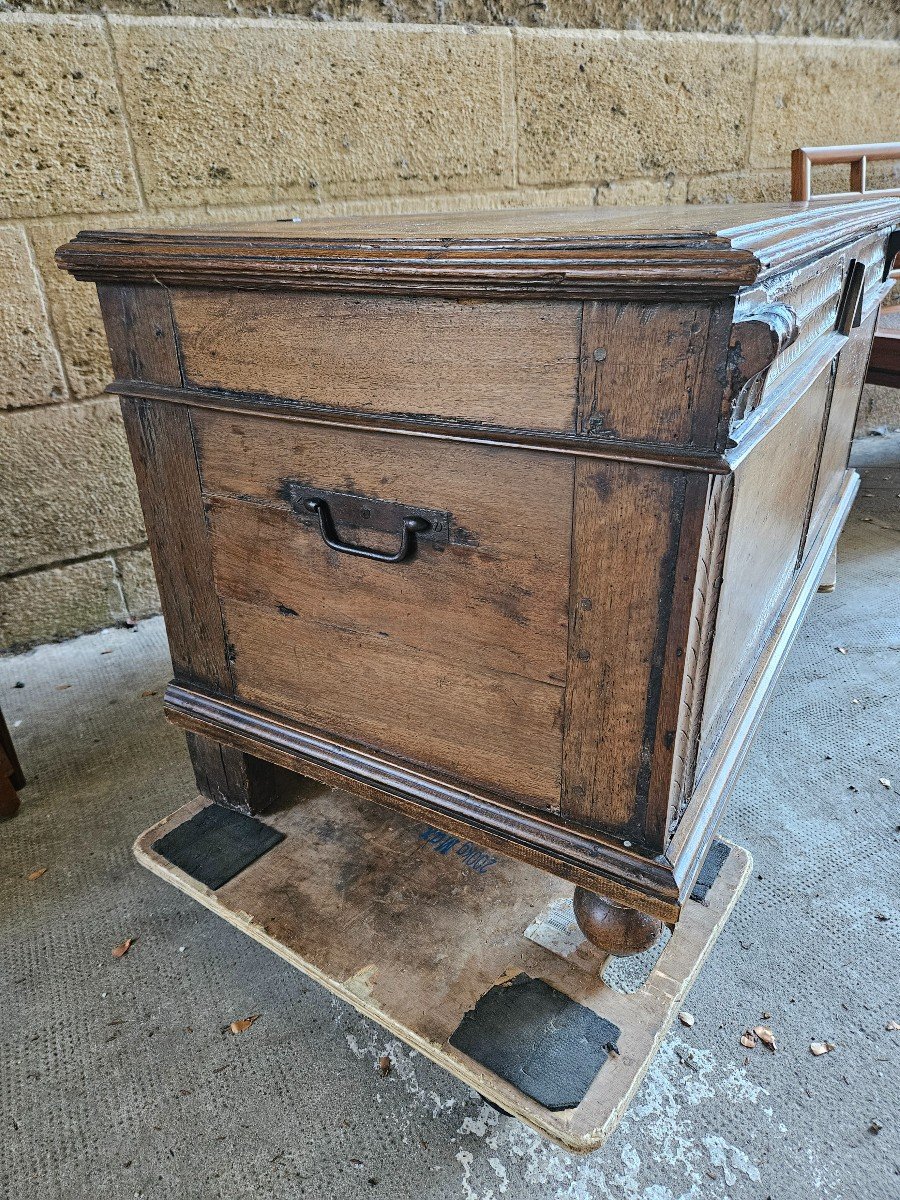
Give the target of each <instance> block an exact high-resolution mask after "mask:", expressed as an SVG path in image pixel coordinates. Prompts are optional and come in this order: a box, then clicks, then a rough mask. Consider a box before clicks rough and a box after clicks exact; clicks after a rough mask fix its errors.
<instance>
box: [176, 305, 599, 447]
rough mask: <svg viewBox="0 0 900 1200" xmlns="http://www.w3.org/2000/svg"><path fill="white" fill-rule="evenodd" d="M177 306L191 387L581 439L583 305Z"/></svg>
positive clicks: (357, 410)
mask: <svg viewBox="0 0 900 1200" xmlns="http://www.w3.org/2000/svg"><path fill="white" fill-rule="evenodd" d="M172 304H173V309H174V313H175V320H176V323H177V327H178V333H179V338H180V342H181V346H182V352H183V355H184V364H185V375H186V378H187V381H188V383H189V385H191V386H198V387H202V388H223V389H228V390H231V391H243V392H256V393H262V394H266V395H272V396H282V397H286V398H288V399H295V400H302V401H303V402H304V403H306V404H309V405H314V406H321V407H323V408H328V409H335V408H336V409H350V410H353V411H355V412H362V413H387V414H400V415H404V414H405V415H410V416H413V417H445V418H446V417H450V418H453V419H455V420H458V421H462V422H465V423H467V424H475V425H479V424H480V425H484V424H493V425H503V426H509V427H511V428H521V429H541V430H557V429H558V430H562V431H563V432H569V431H572V429H573V428H574V414H575V405H576V394H577V384H578V337H579V326H580V317H581V313H580V306H579V305H577V304H574V303H568V304H546V303H545V304H538V303H522V304H499V303H488V302H475V301H472V302H459V301H454V300H415V299H411V298H398V299H381V300H377V301H376V300H374V299H373V298H371V297H368V296H328V295H325V296H323V295H316V294H308V295H292V294H290V293H282V294H278V293H275V294H271V293H263V294H260V293H254V292H221V291H219V292H216V291H207V292H198V291H194V290H177V291H175V292H174V293H173V295H172ZM323 329H332V330H338V329H339V330H340V336H339V337H323V336H322V331H323ZM436 331H440V333H439V336H437V335H436Z"/></svg>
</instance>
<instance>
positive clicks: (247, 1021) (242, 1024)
mask: <svg viewBox="0 0 900 1200" xmlns="http://www.w3.org/2000/svg"><path fill="white" fill-rule="evenodd" d="M261 1016H262V1013H254V1014H253V1016H252V1017H242V1018H241V1019H240V1021H232V1022H231V1024H230V1025H229V1026H228V1028H229V1029H230V1030H231V1032H232V1033H246V1032H247V1030H248V1029H249V1028H250V1026H251V1025H252V1024H253V1022H254V1021H258V1020H259V1018H260V1017H261Z"/></svg>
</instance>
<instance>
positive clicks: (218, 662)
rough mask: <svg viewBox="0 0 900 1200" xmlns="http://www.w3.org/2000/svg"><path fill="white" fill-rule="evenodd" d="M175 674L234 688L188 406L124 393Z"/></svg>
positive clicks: (220, 689) (227, 689) (182, 679)
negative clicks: (134, 397)
mask: <svg viewBox="0 0 900 1200" xmlns="http://www.w3.org/2000/svg"><path fill="white" fill-rule="evenodd" d="M122 416H123V418H124V420H125V429H126V432H127V434H128V444H129V446H130V448H131V457H132V460H133V462H134V469H135V474H136V475H137V482H138V490H139V492H140V497H141V507H142V508H143V512H144V523H145V525H146V527H147V540H148V541H149V543H150V553H151V555H152V556H153V567H154V570H155V571H156V580H157V583H158V584H159V594H160V600H161V602H162V610H163V615H164V616H165V619H166V630H167V632H168V635H169V648H170V650H171V652H172V665H173V667H174V670H175V678H176V679H177V680H179V681H180V682H184V683H196V684H200V685H201V686H203V687H205V688H207V689H212V690H215V691H218V692H225V693H227V694H229V695H230V694H232V693H233V686H232V680H231V671H230V669H229V663H228V659H227V651H226V644H225V633H224V628H223V624H222V612H221V608H220V606H219V600H218V597H217V595H216V592H215V587H214V584H213V569H212V555H211V552H210V545H209V533H208V529H207V524H206V514H205V511H204V507H203V499H202V495H201V492H200V476H199V474H198V471H197V459H196V455H195V453H194V441H193V437H192V434H191V417H190V410H189V409H188V408H186V407H183V406H181V405H176V404H169V403H167V402H163V401H150V400H131V399H127V398H125V399H123V400H122Z"/></svg>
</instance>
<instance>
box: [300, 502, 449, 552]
mask: <svg viewBox="0 0 900 1200" xmlns="http://www.w3.org/2000/svg"><path fill="white" fill-rule="evenodd" d="M303 507H304V508H305V509H306V511H307V512H311V513H315V514H316V515H317V516H318V518H319V532H320V533H321V535H322V541H323V542H324V543H325V545H326V546H330V547H331V549H332V550H337V551H339V552H340V553H341V554H355V555H357V557H359V558H374V559H376V560H377V561H378V562H386V563H395V562H403V560H404V559H406V558H409V557H410V556H411V555H413V554H415V552H416V534H419V533H427V532H428V530H429V529H430V528H431V522H430V521H426V520H425V518H424V517H406V518H404V520H403V524H402V525H401V532H400V546H399V547H398V549H397V550H396V551H395V552H394V553H393V554H391V553H390V552H389V551H386V550H372V549H370V548H369V547H368V546H356V545H354V544H353V543H352V542H344V541H342V540H341V538H340V536H339V535H338V532H337V530H336V528H335V525H334V521H333V519H332V516H331V509H330V508H329V507H328V502H327V500H323V499H322V498H321V496H310V497H309V498H308V499H307V500H304V501H303Z"/></svg>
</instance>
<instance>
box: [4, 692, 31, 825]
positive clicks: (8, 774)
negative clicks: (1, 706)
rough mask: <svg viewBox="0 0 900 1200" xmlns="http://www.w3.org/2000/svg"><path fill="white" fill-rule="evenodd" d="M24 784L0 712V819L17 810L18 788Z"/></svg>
mask: <svg viewBox="0 0 900 1200" xmlns="http://www.w3.org/2000/svg"><path fill="white" fill-rule="evenodd" d="M24 786H25V776H24V775H23V774H22V768H21V767H20V766H19V759H18V757H17V756H16V751H15V748H14V746H13V744H12V738H11V737H10V733H9V729H8V728H7V725H6V721H5V720H4V719H3V713H2V712H0V820H6V819H7V818H8V817H14V816H15V815H16V813H17V812H18V811H19V790H20V789H21V788H23V787H24Z"/></svg>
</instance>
